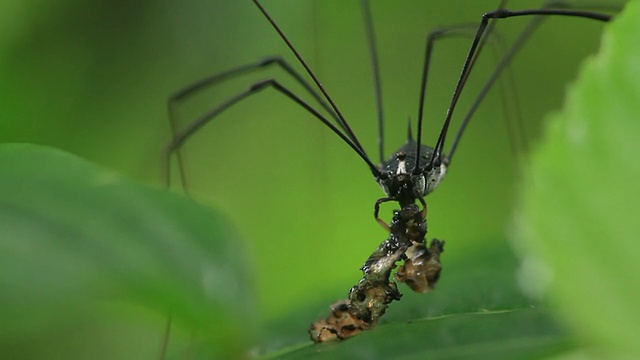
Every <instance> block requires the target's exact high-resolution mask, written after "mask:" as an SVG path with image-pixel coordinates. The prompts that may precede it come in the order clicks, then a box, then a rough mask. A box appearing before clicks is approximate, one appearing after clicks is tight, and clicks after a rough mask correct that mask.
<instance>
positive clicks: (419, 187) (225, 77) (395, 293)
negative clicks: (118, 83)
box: [165, 0, 612, 342]
mask: <svg viewBox="0 0 640 360" xmlns="http://www.w3.org/2000/svg"><path fill="white" fill-rule="evenodd" d="M253 2H254V4H255V5H256V7H257V8H258V9H259V10H260V11H261V12H262V14H263V15H264V18H265V19H266V20H267V21H268V22H269V23H270V24H271V25H272V27H273V28H274V30H275V31H276V32H277V33H278V34H279V36H280V37H281V39H282V40H283V41H284V43H285V44H286V45H287V46H288V48H289V49H290V51H291V52H292V54H293V55H294V56H295V58H296V59H297V64H290V63H288V62H287V61H285V60H283V58H281V57H279V56H272V57H268V58H265V59H264V60H261V61H258V62H255V63H252V64H247V65H241V66H238V67H235V68H232V69H229V70H227V71H224V72H221V73H219V74H216V75H213V76H210V77H207V78H204V79H202V80H200V81H197V82H195V83H193V84H191V85H189V86H187V87H185V88H184V89H181V90H179V91H177V92H176V93H175V94H173V95H172V96H171V97H170V99H169V104H168V106H169V121H170V126H171V129H172V132H173V138H172V140H171V142H170V143H169V144H168V145H167V146H166V149H165V161H166V176H167V185H169V183H170V178H171V177H170V174H171V171H170V168H169V164H170V158H171V157H172V156H173V155H175V156H176V163H177V165H178V171H179V172H180V180H181V182H182V184H183V187H185V184H186V183H185V176H184V169H183V165H182V159H181V156H180V149H181V148H182V147H183V146H184V145H185V143H187V142H188V141H189V139H190V138H191V137H192V136H193V135H194V134H195V133H197V132H198V131H199V130H200V129H202V128H203V127H205V126H206V125H207V124H208V123H210V122H211V121H213V120H214V119H215V118H217V117H218V116H219V115H221V114H222V113H224V112H225V111H226V110H227V109H229V108H231V107H234V106H236V105H238V104H241V103H242V102H243V101H244V100H245V99H246V98H248V97H252V96H257V95H258V94H259V93H261V92H262V91H264V90H267V89H269V90H270V91H274V92H276V93H278V94H280V95H281V96H283V97H284V98H286V99H288V100H290V101H291V102H293V103H295V104H297V105H298V106H300V107H301V108H302V109H304V110H305V111H306V112H308V113H309V114H310V115H311V116H312V118H313V119H316V120H317V121H320V122H321V123H322V124H324V126H325V127H326V128H327V129H328V130H329V131H331V132H333V133H334V134H335V135H336V136H338V137H339V138H340V139H341V140H342V141H343V142H344V143H345V144H346V145H347V146H348V147H349V148H351V150H352V151H353V152H354V153H355V155H356V156H358V157H359V158H360V159H361V160H362V161H363V163H364V165H365V166H366V167H367V168H368V170H369V171H371V173H372V174H373V176H374V178H375V180H376V181H377V182H378V184H379V185H380V186H381V187H382V189H383V191H384V192H385V195H384V197H381V198H379V199H377V200H376V201H375V202H374V218H375V219H376V221H377V222H378V223H379V224H380V225H381V226H383V227H384V228H385V229H386V230H388V231H389V237H388V238H387V239H386V240H384V241H383V242H382V243H381V244H380V245H379V246H378V247H377V248H376V249H375V250H374V252H373V253H372V254H371V255H370V256H369V258H368V259H367V260H366V262H365V263H364V265H363V266H362V268H361V269H362V272H363V277H362V279H361V280H360V281H359V282H358V283H357V284H356V285H354V286H353V287H352V288H351V290H350V291H349V294H348V296H347V298H346V299H344V300H341V301H339V302H337V303H336V304H334V305H332V306H331V308H330V311H329V316H328V317H327V318H324V319H321V320H319V321H317V322H315V323H313V324H312V325H311V328H310V329H309V334H310V336H311V339H312V340H313V341H314V342H324V341H327V340H333V339H339V340H343V339H347V338H349V337H351V336H354V335H356V334H358V333H359V332H362V331H365V330H370V329H372V328H374V327H375V326H376V325H377V324H378V322H379V320H380V318H381V317H382V315H383V314H384V313H385V311H386V309H387V307H388V305H389V304H390V303H391V302H392V301H394V300H395V301H397V300H400V298H401V296H402V294H401V293H400V291H399V290H398V287H397V285H396V283H395V282H394V281H393V280H392V279H391V276H392V274H391V273H392V270H393V269H394V268H396V267H397V266H398V265H397V263H399V262H401V263H402V264H401V265H400V266H399V267H397V272H396V274H395V277H394V279H395V280H397V281H399V282H404V283H406V284H408V285H409V286H410V287H411V289H413V290H414V291H416V292H428V291H430V290H432V289H433V288H434V286H435V283H436V281H437V280H438V278H439V275H440V271H441V269H442V266H441V264H440V254H441V253H442V252H443V250H444V241H441V240H437V239H433V240H432V241H431V242H430V244H427V241H426V239H425V237H426V234H427V225H426V216H427V203H426V201H425V199H424V197H425V196H426V195H427V194H429V193H430V192H432V191H434V190H435V189H436V187H437V186H438V185H439V183H440V182H441V180H443V177H444V175H445V173H446V172H447V171H449V168H450V166H451V163H452V160H453V157H454V154H455V153H456V149H457V147H458V145H459V143H460V141H461V138H462V135H463V134H464V132H465V130H466V128H467V125H468V124H469V122H470V121H471V119H472V117H473V115H474V113H475V111H476V109H477V108H478V106H479V105H480V103H481V102H482V100H483V99H484V97H485V96H486V95H487V93H488V91H489V89H490V88H491V87H492V86H493V85H494V83H495V82H496V80H497V79H498V77H499V75H500V74H501V73H502V72H503V71H504V70H505V68H506V67H507V66H508V64H509V63H510V62H511V60H512V59H513V57H514V55H515V54H516V53H517V52H518V51H519V50H520V49H521V48H522V46H523V45H524V44H525V43H526V41H527V39H528V38H529V37H530V36H531V34H532V33H533V32H535V30H536V29H537V28H538V27H539V26H540V23H541V20H542V19H543V18H550V17H561V16H562V17H575V18H580V19H587V20H596V21H600V22H606V21H609V20H610V19H611V18H612V15H609V14H603V13H600V12H596V11H589V10H578V9H573V8H570V7H566V6H563V4H549V5H548V6H544V7H542V8H539V9H531V10H520V11H510V10H507V9H505V8H504V3H505V2H504V1H503V3H502V4H500V5H499V6H498V8H497V10H494V11H490V12H487V13H485V14H479V18H480V23H479V25H477V26H469V25H468V24H467V25H454V26H450V27H444V28H439V29H436V30H435V31H433V32H431V33H429V34H427V37H426V44H425V45H426V46H425V55H424V58H423V71H422V74H421V86H420V92H419V96H418V103H417V105H418V112H417V121H416V124H415V127H414V128H415V129H416V137H415V139H414V137H413V136H412V134H411V126H409V131H408V135H407V140H406V142H405V144H404V145H402V146H401V147H400V148H399V149H398V150H397V151H395V152H394V153H392V154H390V156H388V157H385V154H384V149H383V144H384V135H385V132H384V116H383V109H382V85H381V81H380V69H379V62H378V54H377V48H376V41H375V33H374V26H373V21H372V15H371V9H370V7H369V3H368V1H365V0H363V1H361V8H362V13H363V19H364V28H365V32H366V39H367V43H368V45H369V50H370V57H371V64H372V70H373V78H374V94H375V99H376V102H375V104H376V109H377V128H378V162H379V165H376V164H375V163H374V162H373V160H372V159H371V158H370V157H369V155H368V154H367V152H366V151H365V149H364V147H363V146H362V145H361V143H360V141H359V139H358V137H357V136H356V134H355V133H354V131H353V130H352V129H351V127H350V125H349V122H348V121H347V119H346V118H345V117H344V116H343V114H342V112H341V111H340V109H339V107H338V105H337V103H336V102H335V101H334V99H333V98H332V97H331V96H330V95H329V93H328V92H327V91H326V89H325V88H324V87H323V85H322V83H321V82H320V80H319V79H318V77H317V76H316V75H315V73H314V72H313V71H312V69H311V68H310V67H309V65H308V64H307V63H306V61H305V60H304V58H303V57H302V55H301V54H300V53H299V52H298V51H297V49H296V48H295V47H294V45H293V44H292V42H291V41H290V40H289V38H288V37H287V36H286V35H285V33H284V32H283V31H282V30H281V29H280V27H279V26H278V25H277V24H276V22H275V21H274V20H273V19H272V18H271V16H270V15H269V14H268V12H267V11H266V9H265V8H264V7H263V6H262V4H261V3H260V2H259V1H258V0H253ZM515 17H528V18H530V21H529V23H528V25H527V26H526V27H525V28H524V30H522V32H521V33H520V34H519V36H518V37H517V38H516V40H515V41H514V42H513V44H512V45H511V46H510V47H509V48H508V50H507V51H506V52H504V54H503V55H502V57H501V59H500V61H499V62H498V64H497V65H496V67H495V70H494V71H493V73H492V74H490V76H489V77H488V79H487V80H486V82H485V84H484V86H483V88H482V89H481V90H480V92H479V93H478V95H477V96H476V98H475V101H474V102H473V103H472V105H471V106H470V108H469V109H468V110H467V112H466V113H465V114H464V116H463V117H462V120H461V123H460V125H459V127H458V128H457V129H456V130H455V132H454V139H453V141H452V144H451V146H450V147H449V151H448V152H446V154H447V155H445V151H444V150H445V143H446V137H447V135H448V133H449V127H450V124H451V120H452V117H453V114H454V111H455V109H456V106H457V104H458V100H459V98H460V95H461V93H462V91H463V89H464V86H465V84H466V81H467V79H468V77H469V74H470V73H471V71H472V69H473V67H474V64H475V62H476V61H477V59H478V57H479V56H480V54H481V53H482V50H483V49H484V47H485V45H486V44H487V43H488V42H489V41H490V39H491V38H492V37H493V36H495V32H494V26H495V24H496V23H497V22H498V21H497V20H501V21H506V20H505V19H510V18H515ZM461 35H462V36H469V37H470V38H471V43H470V47H469V51H468V54H467V56H466V58H465V59H462V60H463V61H462V70H461V73H460V76H459V78H458V81H457V83H456V86H455V88H454V92H453V97H452V99H451V102H450V104H449V106H448V109H447V112H446V115H445V117H444V120H443V122H442V127H441V130H440V132H439V134H438V137H437V139H435V140H436V141H435V143H434V145H433V146H428V145H425V144H423V142H422V127H423V114H424V110H425V98H426V89H427V83H428V81H427V80H428V74H429V70H430V61H431V54H432V50H433V48H434V46H435V44H436V43H437V42H439V41H440V40H441V39H446V38H449V37H453V36H461ZM267 67H278V68H280V69H282V70H283V73H284V75H285V76H287V77H289V78H290V79H292V80H293V81H294V82H295V83H297V84H298V85H300V86H301V88H302V89H303V92H304V95H305V96H307V95H308V96H310V99H311V101H307V100H303V97H302V96H301V95H302V94H296V93H295V92H294V91H292V90H291V89H290V88H289V87H287V86H285V85H283V83H282V82H281V81H280V80H278V79H269V80H264V81H260V82H257V83H255V84H254V85H252V86H251V87H249V88H248V89H246V90H244V91H241V92H239V93H237V94H235V95H232V96H230V97H229V98H227V99H226V100H225V101H222V102H220V103H219V104H217V105H216V106H213V107H211V110H210V111H208V112H206V113H204V114H202V115H201V116H200V117H198V118H197V119H195V120H194V121H192V122H191V123H190V124H189V125H188V126H187V127H186V128H185V129H183V130H181V131H178V128H177V116H178V115H177V114H178V110H177V109H178V107H179V106H180V104H181V103H182V102H183V101H184V100H185V99H188V98H190V97H192V96H193V95H195V94H197V93H199V92H200V91H202V90H203V89H206V88H210V87H215V86H216V85H217V84H219V83H221V82H222V81H231V80H233V79H235V78H239V77H242V76H244V75H245V74H247V73H249V72H252V71H261V70H262V69H265V68H267ZM300 67H301V68H302V69H303V70H304V73H302V72H299V71H298V70H296V68H300ZM303 74H304V75H303ZM385 159H386V160H385ZM385 202H397V203H398V205H399V207H400V210H395V211H394V214H393V217H392V219H391V222H390V223H388V224H387V223H386V222H384V221H383V220H382V219H380V217H379V216H378V215H379V210H380V205H381V204H382V203H385ZM418 204H419V205H418Z"/></svg>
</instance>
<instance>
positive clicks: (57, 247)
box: [0, 144, 254, 359]
mask: <svg viewBox="0 0 640 360" xmlns="http://www.w3.org/2000/svg"><path fill="white" fill-rule="evenodd" d="M0 164H1V165H0V218H1V219H2V226H1V227H0V239H1V242H0V249H1V251H0V273H1V274H2V277H0V289H2V296H1V297H0V317H1V318H2V322H1V323H0V329H1V330H0V333H1V334H2V339H1V340H0V342H1V343H2V347H1V350H0V357H2V358H6V359H9V358H23V357H25V356H31V357H34V358H42V357H46V358H60V359H63V358H69V357H74V352H75V356H78V357H79V358H82V357H85V358H87V357H88V358H98V357H102V358H114V357H117V358H123V357H126V358H131V359H135V358H139V357H138V356H142V354H144V355H143V356H144V357H147V358H154V357H157V356H158V354H159V350H160V343H161V340H162V338H163V336H164V335H163V334H164V329H165V327H166V322H167V319H168V316H169V315H171V317H172V319H173V322H174V324H175V325H176V326H174V329H176V331H175V332H173V333H172V336H175V339H181V338H187V339H188V337H187V336H186V335H184V334H182V335H181V332H180V331H179V329H180V328H181V326H182V325H185V326H186V329H187V330H188V332H187V333H186V334H193V335H192V336H193V339H200V338H202V339H204V340H203V343H204V344H205V345H206V346H205V347H204V349H203V351H206V352H207V353H210V354H211V353H218V354H227V355H232V354H236V356H237V353H238V351H244V348H245V347H246V345H247V344H248V343H249V341H250V339H251V336H252V335H251V334H252V331H251V329H252V328H253V327H254V326H252V318H253V317H252V316H251V311H252V301H251V300H252V298H253V296H252V293H251V291H250V290H251V287H252V286H251V284H250V283H249V279H248V277H247V271H246V269H247V268H246V267H247V261H246V258H245V256H244V251H243V250H242V246H241V244H240V243H239V241H238V239H237V237H236V236H234V235H233V233H232V232H230V231H229V230H228V228H226V227H225V226H223V222H222V221H221V219H220V217H219V216H217V215H216V214H214V213H212V212H211V211H210V210H208V209H206V208H203V207H202V206H198V205H196V204H194V203H193V202H191V201H188V200H187V199H184V198H182V197H180V196H176V195H173V194H168V193H166V191H161V190H156V189H150V188H148V187H145V186H142V185H139V184H136V183H133V182H131V181H129V180H126V179H124V178H122V177H121V176H119V175H117V174H115V173H113V172H111V171H106V170H104V169H101V168H99V167H97V166H96V165H93V164H90V163H88V162H86V161H84V160H82V159H79V158H77V157H76V156H73V155H69V154H67V153H64V152H61V151H58V150H54V149H51V148H43V147H37V146H32V145H13V144H5V145H1V146H0ZM134 329H135V330H134ZM103 332H105V333H107V334H109V335H104V334H103ZM191 342H193V340H189V343H188V345H189V346H192V344H191ZM196 342H197V340H196ZM34 344H36V345H37V346H34ZM178 344H179V345H180V346H184V343H182V344H180V342H179V341H178ZM119 345H120V346H119ZM92 346H93V348H92ZM122 346H124V348H122ZM176 346H178V345H176ZM102 347H107V349H108V351H104V350H103V349H102ZM178 348H179V346H178ZM141 350H146V352H145V351H142V352H141ZM57 351H62V353H57ZM170 351H173V341H172V342H171V343H170ZM176 351H177V350H176ZM116 355H118V356H116Z"/></svg>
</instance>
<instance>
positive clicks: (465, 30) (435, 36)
mask: <svg viewBox="0 0 640 360" xmlns="http://www.w3.org/2000/svg"><path fill="white" fill-rule="evenodd" d="M476 28H477V27H476V25H470V24H459V25H452V26H448V27H443V28H439V29H436V30H434V31H431V32H430V33H429V34H428V35H427V41H426V46H425V55H424V62H423V69H422V81H421V84H420V98H419V102H418V103H419V105H418V126H417V133H418V135H417V146H416V163H415V165H414V168H413V173H414V174H417V173H420V172H421V171H422V169H421V168H420V151H421V148H422V147H421V144H422V122H423V118H424V104H425V101H426V90H427V80H428V75H429V66H430V63H431V56H432V54H433V47H434V44H435V41H436V40H439V39H443V38H446V37H450V36H460V35H463V36H464V35H467V36H473V35H472V34H473V30H474V29H476ZM470 33H471V35H470ZM483 45H484V44H481V46H483ZM471 66H473V64H472V65H471ZM465 80H466V79H465Z"/></svg>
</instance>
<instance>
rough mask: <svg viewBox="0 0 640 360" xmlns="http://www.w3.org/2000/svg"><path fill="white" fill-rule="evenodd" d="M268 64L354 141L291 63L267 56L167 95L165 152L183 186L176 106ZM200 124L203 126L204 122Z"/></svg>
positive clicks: (327, 105) (167, 177)
mask: <svg viewBox="0 0 640 360" xmlns="http://www.w3.org/2000/svg"><path fill="white" fill-rule="evenodd" d="M270 65H277V66H278V67H280V68H281V69H282V70H284V71H285V72H286V73H287V74H289V75H290V76H291V77H292V78H293V79H295V80H296V82H297V83H299V84H300V85H302V87H303V88H304V89H305V91H306V92H307V93H309V94H310V95H311V96H312V97H313V98H314V99H315V100H316V101H317V102H318V103H319V104H320V105H321V106H322V108H323V109H324V110H326V111H327V112H328V113H329V114H330V115H331V117H333V119H334V120H335V122H336V123H337V124H338V126H340V128H341V129H342V130H343V131H345V132H346V133H347V134H350V135H349V139H350V140H351V141H354V139H355V136H352V133H350V132H349V130H347V127H346V126H345V124H344V123H343V122H342V120H341V119H340V118H339V117H338V116H337V115H336V113H335V111H334V110H333V109H332V108H331V107H330V106H329V104H327V102H326V101H325V100H324V99H323V98H322V96H320V94H319V93H318V92H317V91H316V90H315V89H314V88H313V87H312V86H311V84H310V83H309V82H308V81H306V80H305V79H304V78H303V77H302V76H301V75H300V74H299V73H298V72H297V71H295V69H293V67H292V66H291V65H289V64H288V63H287V62H286V61H284V59H282V58H281V57H280V56H272V57H268V58H265V59H263V60H261V61H258V62H256V63H253V64H247V65H243V66H239V67H236V68H233V69H230V70H227V71H225V72H222V73H219V74H215V75H213V76H209V77H207V78H204V79H202V80H200V81H198V82H195V83H193V84H191V85H189V86H187V87H185V88H184V89H182V90H180V91H178V92H176V93H174V94H173V95H171V97H169V101H168V110H169V124H170V126H171V131H172V134H173V141H172V143H170V144H169V146H168V147H167V149H166V153H167V156H170V155H171V153H173V152H175V153H176V156H177V158H178V166H179V167H180V176H181V178H180V180H181V182H182V185H183V187H184V185H185V184H186V179H185V178H184V171H183V169H182V159H181V156H180V152H179V146H178V147H175V146H174V145H173V144H174V143H175V142H176V137H177V136H179V134H178V129H177V119H178V111H177V106H178V105H179V104H181V103H182V102H183V101H184V100H187V99H189V98H190V97H192V96H194V95H196V94H197V93H199V92H200V91H203V90H205V89H207V88H210V87H214V86H216V85H218V84H220V83H221V82H223V81H226V80H230V79H233V78H236V77H239V76H242V75H244V74H247V73H249V72H252V71H257V70H261V69H264V68H266V67H268V66H270ZM206 122H207V121H205V123H206ZM194 124H195V123H194ZM194 124H192V125H190V127H193V125H194ZM200 126H204V124H202V125H200ZM354 142H355V143H357V139H355V141H354ZM166 161H167V164H166V168H165V176H166V179H167V186H168V185H169V181H170V174H169V173H168V171H169V162H168V161H169V160H168V159H166Z"/></svg>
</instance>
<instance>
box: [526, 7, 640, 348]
mask: <svg viewBox="0 0 640 360" xmlns="http://www.w3.org/2000/svg"><path fill="white" fill-rule="evenodd" d="M639 18H640V2H638V1H633V2H631V3H629V4H628V6H627V9H626V11H625V12H624V13H623V14H621V15H620V16H619V17H618V19H617V20H616V21H615V22H614V23H612V24H611V26H610V28H609V31H608V33H607V35H606V36H605V37H604V39H603V45H602V49H601V52H600V53H599V55H598V56H597V57H596V58H594V59H591V61H589V62H588V63H587V64H586V66H585V67H584V69H583V71H582V74H581V77H580V80H579V81H578V82H577V83H576V84H575V85H574V86H573V87H572V88H571V91H570V94H569V97H568V99H567V103H566V106H565V108H564V110H563V111H562V112H561V113H560V114H557V115H556V116H553V117H552V118H551V119H550V122H549V124H548V129H547V133H548V134H547V139H546V141H545V142H544V143H543V144H541V146H540V148H539V149H538V150H537V151H536V153H535V155H534V156H533V159H532V163H531V167H530V168H529V171H528V173H527V176H526V182H525V186H524V187H523V196H524V202H523V205H522V218H521V223H522V237H523V241H522V244H523V246H522V248H523V251H524V252H525V253H526V254H528V256H529V259H530V261H528V263H531V264H537V266H533V267H532V271H530V272H531V273H532V274H536V276H533V277H532V280H535V282H534V283H535V284H536V287H537V288H536V289H534V290H537V291H544V290H548V294H549V296H551V298H552V299H553V300H555V301H556V302H557V303H558V304H559V305H560V308H561V310H562V313H563V314H564V317H565V319H566V320H567V321H568V322H569V323H570V324H571V325H572V326H573V327H574V329H575V331H576V332H577V333H579V334H580V335H581V336H582V338H583V340H584V341H585V342H587V343H588V344H592V345H598V346H599V351H605V353H609V356H611V355H618V356H619V355H624V356H626V357H629V358H638V357H640V342H638V340H637V335H638V331H639V330H640V325H639V324H640V308H639V307H638V304H640V286H638V285H639V282H638V274H640V262H639V261H638V253H640V245H639V244H640V243H639V242H638V241H637V238H638V234H639V233H640V222H639V221H638V209H639V208H640V181H638V179H640V165H639V163H638V158H637V156H638V154H639V153H640V141H639V139H640V121H639V120H640V66H638V64H640V46H638V38H639V35H640V22H639V21H638V19H639ZM541 274H544V276H541ZM598 354H599V355H598V356H602V353H598Z"/></svg>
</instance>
